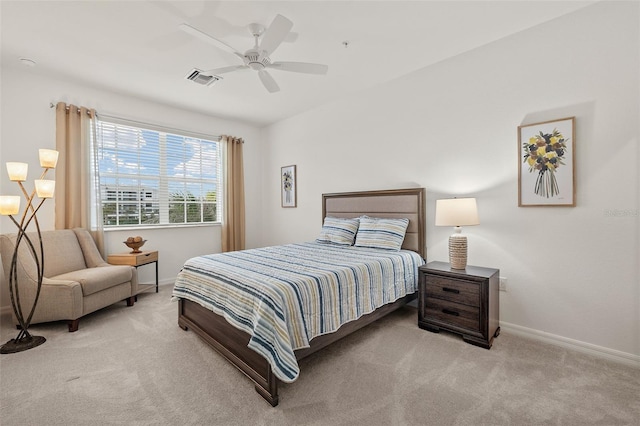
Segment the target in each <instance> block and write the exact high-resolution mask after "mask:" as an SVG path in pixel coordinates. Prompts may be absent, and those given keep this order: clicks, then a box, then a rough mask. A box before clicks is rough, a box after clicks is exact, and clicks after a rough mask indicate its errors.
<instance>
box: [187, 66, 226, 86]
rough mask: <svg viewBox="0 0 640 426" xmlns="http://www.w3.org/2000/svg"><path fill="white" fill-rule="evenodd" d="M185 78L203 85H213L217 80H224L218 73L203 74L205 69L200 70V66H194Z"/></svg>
mask: <svg viewBox="0 0 640 426" xmlns="http://www.w3.org/2000/svg"><path fill="white" fill-rule="evenodd" d="M185 78H186V79H187V80H191V81H193V82H194V83H198V84H201V85H203V86H213V85H214V84H215V82H216V81H218V80H222V77H219V76H217V75H207V74H203V71H202V70H199V69H198V68H194V69H193V70H191V72H190V73H189V74H187V76H186V77H185Z"/></svg>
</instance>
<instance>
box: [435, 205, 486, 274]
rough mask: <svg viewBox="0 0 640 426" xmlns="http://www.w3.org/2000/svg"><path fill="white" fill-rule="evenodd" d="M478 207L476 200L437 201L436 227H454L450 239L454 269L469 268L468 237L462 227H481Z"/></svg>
mask: <svg viewBox="0 0 640 426" xmlns="http://www.w3.org/2000/svg"><path fill="white" fill-rule="evenodd" d="M479 224H480V220H479V219H478V206H477V203H476V199H475V198H450V199H445V200H436V226H453V227H454V233H453V235H451V236H450V237H449V263H450V264H451V268H453V269H464V268H466V266H467V237H466V235H462V227H463V226H470V225H479Z"/></svg>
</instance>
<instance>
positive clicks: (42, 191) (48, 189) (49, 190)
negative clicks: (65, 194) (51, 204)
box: [34, 179, 56, 198]
mask: <svg viewBox="0 0 640 426" xmlns="http://www.w3.org/2000/svg"><path fill="white" fill-rule="evenodd" d="M34 182H35V184H36V193H37V194H38V197H40V198H52V197H53V192H54V191H55V189H56V181H55V180H46V179H36V180H35V181H34Z"/></svg>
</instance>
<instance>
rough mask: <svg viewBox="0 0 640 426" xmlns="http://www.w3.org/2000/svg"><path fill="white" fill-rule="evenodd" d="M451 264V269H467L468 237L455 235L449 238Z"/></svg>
mask: <svg viewBox="0 0 640 426" xmlns="http://www.w3.org/2000/svg"><path fill="white" fill-rule="evenodd" d="M449 264H450V265H451V269H465V268H466V267H467V237H466V236H464V235H460V234H453V235H452V236H450V237H449Z"/></svg>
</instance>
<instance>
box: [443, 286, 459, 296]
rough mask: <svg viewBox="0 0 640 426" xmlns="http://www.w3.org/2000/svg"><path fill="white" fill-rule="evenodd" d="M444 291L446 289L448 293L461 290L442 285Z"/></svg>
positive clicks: (457, 292)
mask: <svg viewBox="0 0 640 426" xmlns="http://www.w3.org/2000/svg"><path fill="white" fill-rule="evenodd" d="M442 291H446V292H447V293H455V294H460V290H456V289H455V288H449V287H442Z"/></svg>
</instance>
